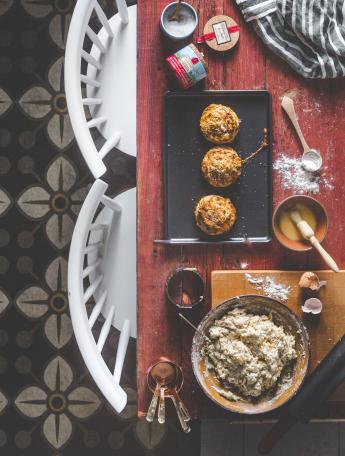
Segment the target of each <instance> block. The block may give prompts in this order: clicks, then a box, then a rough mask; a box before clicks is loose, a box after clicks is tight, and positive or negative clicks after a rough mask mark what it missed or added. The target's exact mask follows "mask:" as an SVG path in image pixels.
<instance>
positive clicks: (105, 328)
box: [97, 307, 115, 353]
mask: <svg viewBox="0 0 345 456" xmlns="http://www.w3.org/2000/svg"><path fill="white" fill-rule="evenodd" d="M114 315H115V307H112V308H111V309H110V311H109V313H108V315H107V318H106V319H105V322H104V324H103V327H102V329H101V332H100V334H99V338H98V341H97V348H98V350H99V352H100V353H101V351H102V350H103V347H104V344H105V341H106V340H107V337H108V334H109V331H110V328H111V322H112V321H113V318H114Z"/></svg>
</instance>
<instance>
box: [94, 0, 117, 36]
mask: <svg viewBox="0 0 345 456" xmlns="http://www.w3.org/2000/svg"><path fill="white" fill-rule="evenodd" d="M95 12H96V14H97V16H98V19H99V20H100V21H101V24H102V25H103V27H104V28H105V30H106V31H107V33H108V35H109V37H110V38H113V37H114V33H113V31H112V30H111V27H110V25H109V22H108V18H107V16H106V15H105V13H104V11H103V10H102V8H101V6H100V5H99V3H98V2H97V1H96V2H95Z"/></svg>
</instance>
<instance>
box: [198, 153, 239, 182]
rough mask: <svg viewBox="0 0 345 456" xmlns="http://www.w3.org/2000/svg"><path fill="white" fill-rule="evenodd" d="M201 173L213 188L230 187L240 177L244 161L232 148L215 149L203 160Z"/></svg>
mask: <svg viewBox="0 0 345 456" xmlns="http://www.w3.org/2000/svg"><path fill="white" fill-rule="evenodd" d="M201 172H202V174H203V176H204V178H205V179H206V181H207V182H208V183H209V184H210V185H213V187H228V186H229V185H232V184H233V183H234V182H236V181H237V179H238V178H239V177H240V175H241V173H242V160H241V158H240V157H239V155H238V154H237V152H236V151H235V150H234V149H232V148H231V147H224V146H223V147H213V148H212V149H210V150H209V151H208V152H207V153H206V155H205V156H204V158H203V160H202V163H201Z"/></svg>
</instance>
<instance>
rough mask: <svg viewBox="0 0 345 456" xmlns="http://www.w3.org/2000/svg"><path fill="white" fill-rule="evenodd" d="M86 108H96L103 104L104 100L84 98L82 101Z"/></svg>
mask: <svg viewBox="0 0 345 456" xmlns="http://www.w3.org/2000/svg"><path fill="white" fill-rule="evenodd" d="M82 102H83V105H84V106H94V105H100V104H102V98H83V99H82Z"/></svg>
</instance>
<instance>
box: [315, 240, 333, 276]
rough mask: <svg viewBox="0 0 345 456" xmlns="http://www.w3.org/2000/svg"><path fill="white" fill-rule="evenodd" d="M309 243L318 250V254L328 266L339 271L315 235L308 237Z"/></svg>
mask: <svg viewBox="0 0 345 456" xmlns="http://www.w3.org/2000/svg"><path fill="white" fill-rule="evenodd" d="M309 241H310V243H311V245H312V246H313V247H315V249H316V250H317V251H318V252H319V254H320V255H321V256H322V258H323V259H324V260H325V262H326V263H327V264H328V266H329V267H330V268H331V269H332V270H333V271H334V272H339V268H338V265H337V263H336V262H335V261H334V260H333V258H332V257H331V255H330V254H329V253H328V252H326V250H325V249H324V248H323V247H322V245H321V244H320V242H319V241H318V240H317V239H316V237H315V236H312V237H311V238H310V239H309Z"/></svg>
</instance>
